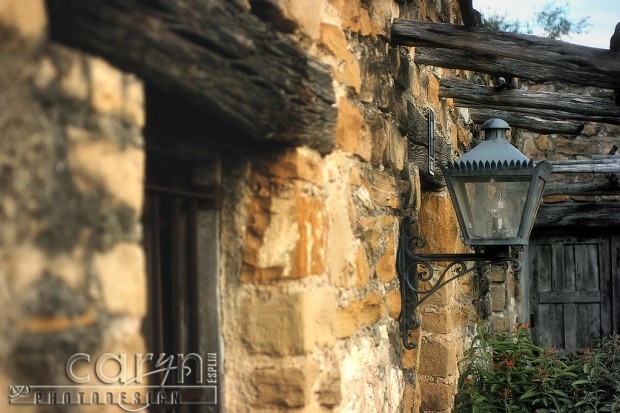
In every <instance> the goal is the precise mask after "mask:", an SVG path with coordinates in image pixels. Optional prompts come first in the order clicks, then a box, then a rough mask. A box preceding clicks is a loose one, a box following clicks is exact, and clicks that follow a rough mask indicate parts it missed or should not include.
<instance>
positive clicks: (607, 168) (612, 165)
mask: <svg viewBox="0 0 620 413" xmlns="http://www.w3.org/2000/svg"><path fill="white" fill-rule="evenodd" d="M547 162H549V163H550V164H551V167H552V169H551V173H554V174H580V173H620V157H617V158H616V159H586V160H563V161H547Z"/></svg>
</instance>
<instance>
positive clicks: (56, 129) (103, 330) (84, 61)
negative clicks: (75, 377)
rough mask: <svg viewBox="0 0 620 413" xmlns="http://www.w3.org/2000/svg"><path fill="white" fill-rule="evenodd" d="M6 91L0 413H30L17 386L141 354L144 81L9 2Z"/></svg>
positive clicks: (0, 146) (3, 57)
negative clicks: (19, 401)
mask: <svg viewBox="0 0 620 413" xmlns="http://www.w3.org/2000/svg"><path fill="white" fill-rule="evenodd" d="M0 90H2V93H1V94H0V105H1V107H2V110H1V111H0V134H1V136H2V138H1V139H0V192H1V193H2V196H1V197H0V222H1V230H0V285H1V286H2V287H0V306H1V307H2V309H3V310H2V312H1V315H0V365H1V366H2V368H1V369H0V384H1V385H0V387H1V388H2V389H3V394H2V397H1V398H0V406H2V407H0V410H2V411H3V412H7V411H15V412H21V413H23V412H28V411H35V408H34V406H30V407H28V406H19V407H16V406H7V405H6V403H7V402H8V393H5V391H7V390H8V386H9V385H21V384H38V385H45V384H58V385H61V384H74V383H69V382H68V377H67V375H66V374H65V362H66V360H67V358H68V357H69V356H70V355H72V354H74V353H77V352H85V353H88V354H91V355H92V357H93V360H94V359H95V358H96V357H97V354H98V353H101V352H110V353H117V354H118V353H127V354H128V355H131V354H133V353H142V352H144V351H145V347H144V342H143V340H142V336H141V333H140V331H141V321H142V317H143V316H144V315H145V311H146V299H147V295H146V278H145V269H144V253H143V250H142V247H141V229H140V224H139V219H140V214H141V209H142V194H143V188H142V185H143V184H142V180H143V174H144V172H143V169H144V167H143V164H144V152H143V149H142V146H143V141H142V136H141V127H142V126H143V123H144V109H143V106H144V102H143V91H142V85H141V82H140V81H139V80H138V79H136V78H135V77H133V76H131V75H127V74H124V73H121V72H119V71H118V70H116V69H114V68H112V67H111V66H110V65H108V64H107V63H106V62H104V61H102V60H100V59H97V58H93V57H89V56H86V55H84V54H82V53H78V52H75V51H73V50H69V49H67V48H64V47H61V46H58V45H52V44H50V43H48V42H47V40H46V16H45V10H44V5H43V2H42V1H38V0H24V1H19V2H15V1H11V0H3V1H0ZM129 357H131V356H129ZM82 367H85V366H84V365H82ZM89 367H91V368H92V366H89ZM91 372H92V370H91ZM103 410H104V409H103V408H102V411H103Z"/></svg>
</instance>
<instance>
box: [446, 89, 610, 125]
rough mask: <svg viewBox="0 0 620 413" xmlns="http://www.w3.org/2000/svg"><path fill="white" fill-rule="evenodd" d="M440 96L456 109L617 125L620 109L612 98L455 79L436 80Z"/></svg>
mask: <svg viewBox="0 0 620 413" xmlns="http://www.w3.org/2000/svg"><path fill="white" fill-rule="evenodd" d="M439 97H442V98H452V99H454V103H455V105H457V106H465V107H471V108H487V109H496V110H505V111H517V112H521V113H529V114H532V115H537V116H548V117H552V118H553V117H555V118H566V119H575V120H582V121H591V122H604V123H613V124H620V107H619V106H616V104H615V101H614V99H613V98H611V97H609V98H606V97H593V96H581V95H578V94H575V93H557V92H542V91H533V90H520V89H519V90H517V89H504V90H500V91H498V90H496V89H495V88H494V87H490V86H484V85H478V84H475V83H472V82H469V81H468V80H465V79H460V78H457V77H443V78H441V80H440V81H439Z"/></svg>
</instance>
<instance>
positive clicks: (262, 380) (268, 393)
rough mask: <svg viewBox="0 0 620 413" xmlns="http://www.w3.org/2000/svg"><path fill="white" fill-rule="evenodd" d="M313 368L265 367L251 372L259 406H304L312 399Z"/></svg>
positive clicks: (256, 401)
mask: <svg viewBox="0 0 620 413" xmlns="http://www.w3.org/2000/svg"><path fill="white" fill-rule="evenodd" d="M312 370H313V369H308V368H301V367H289V368H265V369H257V370H254V371H253V372H252V373H251V376H250V381H251V383H252V386H253V387H254V390H255V403H256V405H258V406H263V407H265V406H271V407H280V408H295V407H303V406H305V405H307V404H308V402H309V401H310V398H311V395H312V391H311V387H312V383H313V381H314V380H313V379H314V374H313V371H312Z"/></svg>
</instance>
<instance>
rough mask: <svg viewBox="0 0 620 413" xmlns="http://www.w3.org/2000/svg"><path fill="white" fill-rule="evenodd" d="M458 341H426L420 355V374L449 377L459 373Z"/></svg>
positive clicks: (452, 339)
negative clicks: (457, 359) (457, 363)
mask: <svg viewBox="0 0 620 413" xmlns="http://www.w3.org/2000/svg"><path fill="white" fill-rule="evenodd" d="M456 346H457V340H456V339H455V337H451V338H450V339H449V340H448V341H433V340H430V339H425V340H424V342H423V344H422V349H421V354H420V369H419V373H420V374H422V375H426V376H436V377H448V376H451V375H454V374H456V373H457V366H456V353H457V348H456Z"/></svg>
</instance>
